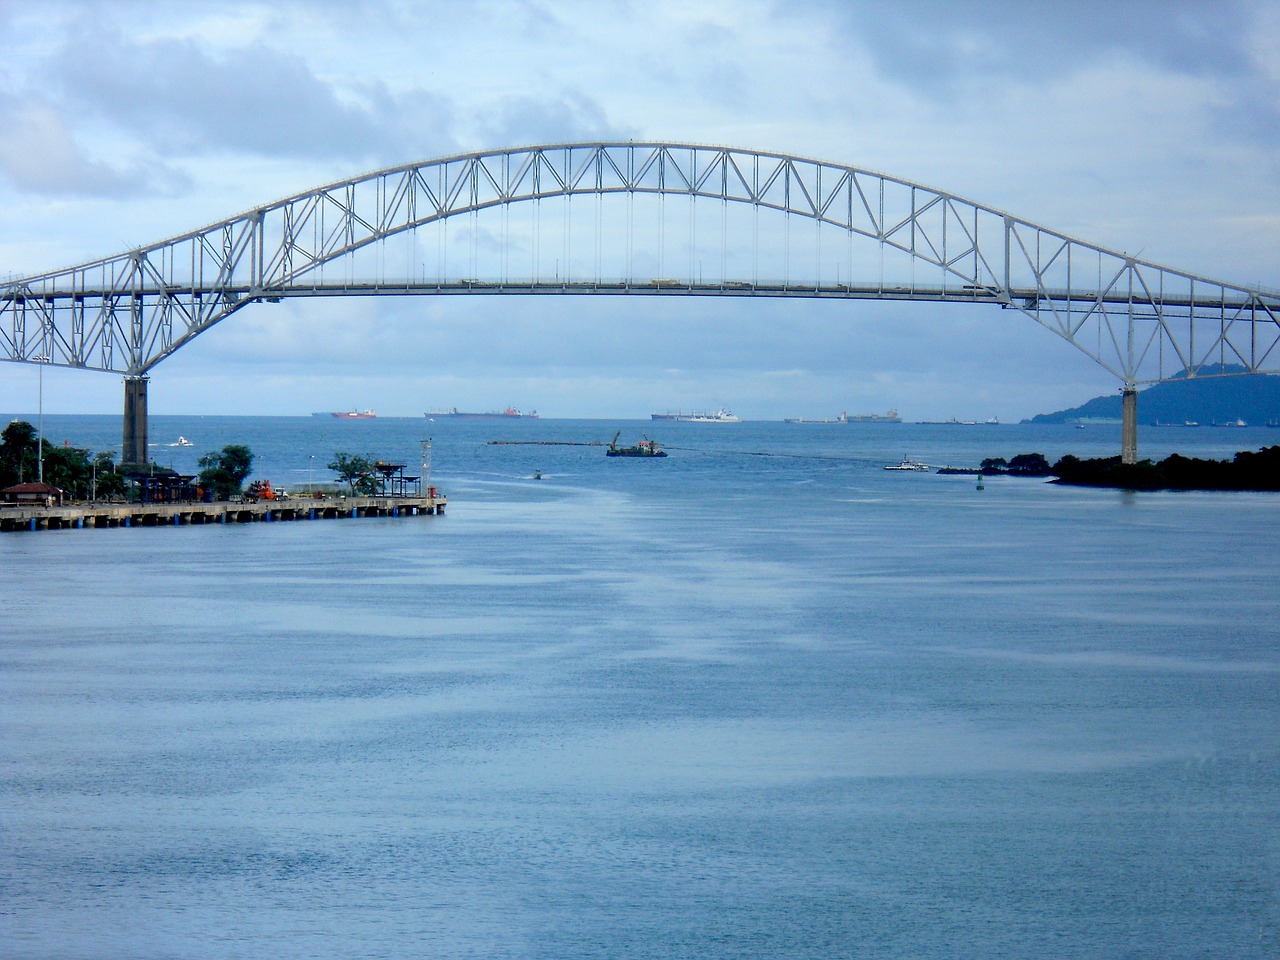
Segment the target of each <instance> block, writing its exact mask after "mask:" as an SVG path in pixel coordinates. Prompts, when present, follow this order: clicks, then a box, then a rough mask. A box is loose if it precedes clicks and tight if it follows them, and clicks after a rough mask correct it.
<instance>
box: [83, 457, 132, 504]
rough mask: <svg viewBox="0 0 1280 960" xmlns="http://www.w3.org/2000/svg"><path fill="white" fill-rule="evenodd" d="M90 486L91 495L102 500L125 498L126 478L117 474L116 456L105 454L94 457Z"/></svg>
mask: <svg viewBox="0 0 1280 960" xmlns="http://www.w3.org/2000/svg"><path fill="white" fill-rule="evenodd" d="M89 485H90V487H89V491H90V495H91V496H96V497H97V498H98V499H100V500H111V499H114V498H116V497H123V496H124V491H125V482H124V477H122V476H121V475H120V474H118V473H116V462H115V459H114V454H112V453H110V452H104V453H99V454H97V455H95V456H94V458H93V463H92V465H91V472H90V478H89ZM95 487H96V489H95Z"/></svg>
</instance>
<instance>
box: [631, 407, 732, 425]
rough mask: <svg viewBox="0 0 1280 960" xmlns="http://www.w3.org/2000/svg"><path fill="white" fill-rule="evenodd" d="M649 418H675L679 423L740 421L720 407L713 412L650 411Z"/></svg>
mask: <svg viewBox="0 0 1280 960" xmlns="http://www.w3.org/2000/svg"><path fill="white" fill-rule="evenodd" d="M649 419H650V420H676V421H678V422H680V423H741V422H742V421H741V420H739V419H738V418H737V417H735V416H734V415H733V414H732V413H730V412H729V411H728V410H726V409H725V408H724V407H721V408H720V409H719V410H716V411H715V412H714V413H651V414H649Z"/></svg>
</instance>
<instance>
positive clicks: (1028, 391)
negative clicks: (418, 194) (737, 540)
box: [0, 0, 1280, 420]
mask: <svg viewBox="0 0 1280 960" xmlns="http://www.w3.org/2000/svg"><path fill="white" fill-rule="evenodd" d="M357 11H358V12H357ZM0 35H2V36H4V37H5V38H6V56H5V58H4V59H3V61H2V62H0V123H2V124H3V129H4V130H5V131H6V134H5V136H4V137H3V139H0V274H3V275H5V276H21V275H24V274H28V273H36V272H42V271H45V270H49V269H53V268H56V267H61V266H66V265H70V264H73V263H78V262H81V261H85V260H91V259H95V258H97V257H100V256H105V255H108V254H112V253H116V252H119V251H121V250H123V249H127V248H129V247H132V246H136V245H140V244H145V243H149V242H152V241H155V240H158V239H161V238H163V237H166V236H170V235H173V234H177V233H180V232H183V231H185V230H188V229H191V228H194V227H197V226H200V225H203V224H205V223H209V222H212V221H215V220H220V219H222V218H224V217H228V216H231V215H233V214H236V213H238V212H240V211H243V210H246V209H248V208H250V207H252V206H255V205H257V204H261V203H264V202H269V201H271V200H274V199H277V198H279V197H283V196H286V195H289V194H292V193H296V192H299V191H302V190H305V189H306V188H308V187H311V186H315V185H319V184H321V183H327V182H330V181H334V180H338V179H342V178H345V177H350V176H355V175H358V174H360V173H363V172H365V171H369V170H373V169H377V168H381V167H385V166H391V165H395V164H399V163H404V162H408V161H413V160H424V159H430V158H433V157H438V156H443V155H447V154H450V153H455V152H459V151H465V150H472V149H490V148H499V147H505V146H517V145H522V144H528V143H555V142H563V141H577V140H583V141H586V140H596V139H605V138H621V139H632V138H633V139H654V140H675V141H691V142H705V143H715V144H726V145H731V146H735V147H741V148H746V149H760V150H770V151H779V152H786V153H794V154H799V155H803V156H811V157H816V158H819V159H822V160H827V161H831V162H835V163H844V164H850V165H854V166H860V167H864V168H869V169H873V170H880V171H883V172H885V173H889V174H893V175H895V176H900V177H905V178H908V179H911V180H915V181H918V182H921V183H925V184H929V185H930V186H933V187H937V188H939V189H942V190H945V191H948V192H952V193H955V194H959V195H961V196H964V197H968V198H970V199H972V200H975V201H978V202H981V203H985V204H989V205H991V206H994V207H997V208H1001V209H1004V210H1008V211H1010V212H1012V213H1015V214H1017V215H1018V216H1020V217H1025V218H1027V219H1029V220H1032V221H1034V222H1037V223H1041V224H1044V225H1046V226H1049V227H1051V228H1053V229H1056V230H1060V231H1062V232H1064V233H1067V234H1069V235H1073V236H1077V237H1080V238H1082V239H1085V240H1088V241H1091V242H1094V243H1097V244H1100V245H1103V246H1107V247H1111V248H1115V249H1119V250H1125V251H1129V252H1132V253H1140V255H1141V256H1143V257H1144V258H1146V259H1149V260H1153V261H1155V262H1158V263H1163V264H1166V265H1169V266H1173V267H1177V268H1181V269H1185V270H1190V271H1193V272H1195V273H1199V274H1201V275H1206V276H1210V277H1215V278H1219V279H1223V280H1228V281H1235V282H1241V283H1249V284H1261V285H1263V286H1266V287H1270V288H1276V287H1280V276H1277V273H1276V253H1277V251H1280V62H1278V61H1277V60H1276V58H1275V57H1274V50H1275V49H1277V47H1278V46H1280V6H1278V5H1277V4H1275V3H1274V2H1245V0H1242V2H1232V0H1212V2H1176V0H1175V2H1154V0H1130V2H1126V3H1123V4H1116V3H1111V2H1108V3H1083V2H1061V3H1055V4H1047V3H1045V4H1041V3H1026V2H1013V0H987V2H903V0H898V2H892V0H871V2H852V0H849V2H839V0H810V2H804V0H798V2H797V0H792V2H777V3H774V2H764V0H760V2H752V0H739V2H716V0H702V2H700V3H697V4H689V3H687V2H679V0H671V2H668V0H649V2H645V3H638V2H637V3H602V2H581V3H573V2H556V0H540V2H521V0H502V2H476V3H458V2H407V0H365V2H362V3H361V4H359V5H358V6H353V5H352V4H349V3H345V2H311V3H291V2H287V0H285V2H271V3H260V2H242V3H236V2H224V3H219V4H207V3H184V2H131V0H117V2H113V3H105V2H83V3H68V2H58V0H43V2H40V3H36V2H25V0H0ZM1116 387H1117V384H1116V383H1115V382H1114V381H1113V380H1112V379H1111V378H1110V377H1109V375H1107V374H1106V373H1105V372H1104V371H1102V370H1101V368H1099V367H1097V366H1096V365H1095V364H1094V363H1093V362H1092V361H1090V360H1089V359H1088V358H1087V357H1085V356H1084V355H1083V354H1081V353H1079V352H1078V351H1076V350H1075V349H1074V348H1073V347H1072V346H1070V345H1069V344H1066V343H1065V342H1063V341H1061V340H1059V339H1058V338H1057V337H1055V336H1053V335H1052V334H1050V333H1048V332H1047V331H1045V330H1043V329H1041V328H1039V327H1037V326H1036V325H1035V324H1034V323H1032V321H1030V320H1029V319H1027V318H1025V317H1021V316H1017V315H1014V314H1012V313H1011V312H1002V311H998V310H994V309H991V310H982V309H980V308H967V307H956V306H951V307H941V306H936V305H928V304H918V305H900V304H895V305H888V304H877V303H858V304H830V303H808V302H798V301H760V302H750V303H743V302H740V301H733V300H718V301H707V300H683V301H677V300H664V301H663V302H662V304H661V305H660V306H659V305H655V304H654V303H653V302H652V301H650V300H647V299H642V298H634V299H622V298H590V299H582V300H579V299H576V298H575V299H572V300H571V301H570V299H569V298H552V297H540V298H531V299H516V298H480V297H475V298H463V297H449V298H413V299H395V298H379V299H373V300H356V299H345V300H333V301H293V302H288V303H285V304H281V305H278V306H274V307H260V308H251V309H248V310H245V311H242V312H240V313H239V314H237V315H235V316H233V317H232V318H230V319H229V320H227V321H226V322H224V323H223V324H220V325H219V326H217V327H215V328H213V329H212V330H210V331H209V332H207V333H205V334H203V335H202V336H201V337H200V338H199V339H197V340H196V341H195V342H194V343H193V344H191V345H190V346H188V347H185V348H184V349H183V350H181V351H179V353H178V354H177V355H175V356H174V357H172V358H170V359H169V360H166V361H165V362H163V363H162V364H160V365H159V366H158V367H157V368H156V369H155V370H154V371H153V372H152V382H151V391H150V393H151V410H152V412H153V413H227V414H251V413H280V414H290V413H307V412H310V411H311V410H324V409H333V408H350V407H355V406H359V407H373V408H375V409H377V410H378V411H379V412H380V413H381V414H383V415H418V414H420V413H421V412H422V411H423V410H425V409H434V408H439V407H448V406H458V407H463V408H477V407H478V408H482V409H493V408H500V407H503V406H506V405H507V404H514V405H516V406H519V407H522V408H524V409H531V408H533V409H537V410H539V411H540V412H541V413H542V414H543V415H544V416H600V417H605V416H607V417H623V416H635V417H644V416H647V415H648V413H650V412H652V411H653V410H665V409H674V408H682V409H689V408H692V407H698V408H702V407H716V406H722V405H723V406H727V407H729V408H731V409H733V410H734V411H735V412H737V413H738V414H739V415H741V416H743V417H746V418H765V419H773V418H781V417H785V416H833V415H835V414H836V413H838V412H839V411H841V410H848V411H850V412H872V411H883V410H884V409H886V408H889V407H896V408H898V409H899V410H900V411H902V413H903V415H904V416H905V417H907V418H908V419H944V418H947V417H951V416H955V417H960V418H962V419H972V418H978V417H980V418H983V419H985V418H987V417H990V416H998V417H1000V418H1001V419H1002V420H1017V419H1020V418H1022V417H1029V416H1031V415H1033V414H1035V413H1039V412H1043V411H1045V410H1051V409H1058V408H1061V407H1065V406H1071V405H1074V404H1076V403H1079V402H1082V401H1083V400H1085V399H1087V398H1089V397H1091V396H1094V395H1098V394H1102V393H1107V392H1109V391H1111V390H1114V389H1115V388H1116ZM121 393H122V389H121V384H120V378H119V377H118V376H116V375H113V374H97V373H85V372H75V371H64V370H56V369H50V370H48V371H46V373H45V376H44V408H45V410H46V412H67V413H71V412H103V413H116V412H118V411H119V409H120V402H121ZM35 407H36V371H35V370H34V369H32V368H31V367H30V366H27V365H21V364H13V363H5V364H0V411H5V412H8V413H27V412H31V411H34V409H35Z"/></svg>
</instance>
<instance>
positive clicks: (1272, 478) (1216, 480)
mask: <svg viewBox="0 0 1280 960" xmlns="http://www.w3.org/2000/svg"><path fill="white" fill-rule="evenodd" d="M1053 474H1054V476H1055V477H1056V479H1055V480H1054V481H1053V482H1054V483H1063V484H1071V485H1072V486H1082V487H1118V488H1121V489H1124V490H1280V446H1274V447H1263V448H1262V449H1261V450H1258V451H1257V452H1252V451H1247V450H1244V451H1241V452H1239V453H1237V454H1236V455H1235V457H1234V458H1233V459H1231V460H1201V459H1199V458H1195V457H1184V456H1182V455H1181V454H1177V453H1175V454H1171V455H1170V456H1168V457H1165V458H1164V459H1163V460H1161V461H1160V462H1158V463H1153V462H1152V461H1150V460H1142V461H1140V462H1139V463H1130V464H1125V463H1121V462H1120V458H1119V457H1106V458H1102V459H1094V460H1081V459H1079V458H1077V457H1074V456H1071V455H1070V454H1068V455H1067V456H1065V457H1063V458H1062V459H1061V460H1059V461H1058V462H1057V463H1055V464H1054V465H1053Z"/></svg>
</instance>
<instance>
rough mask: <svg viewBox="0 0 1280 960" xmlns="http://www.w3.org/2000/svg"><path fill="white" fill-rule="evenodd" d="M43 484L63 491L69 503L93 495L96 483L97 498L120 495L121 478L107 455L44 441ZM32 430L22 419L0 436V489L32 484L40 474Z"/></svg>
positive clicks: (6, 428)
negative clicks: (58, 445)
mask: <svg viewBox="0 0 1280 960" xmlns="http://www.w3.org/2000/svg"><path fill="white" fill-rule="evenodd" d="M42 446H43V447H44V482H45V483H47V484H49V485H51V486H54V487H57V488H59V489H60V490H63V491H65V492H66V494H67V496H68V497H70V498H71V499H73V500H87V499H88V498H89V497H91V496H93V490H94V481H95V479H96V481H97V490H98V494H97V495H98V497H99V498H109V497H112V496H120V495H123V493H124V478H123V477H121V476H120V475H119V474H117V473H116V472H115V468H116V465H115V462H114V460H112V456H113V455H112V454H111V453H109V452H108V453H99V454H91V453H90V451H88V450H86V449H83V448H81V447H69V446H62V447H55V446H54V445H53V444H51V443H49V441H48V440H45V441H44V442H43V444H42ZM36 449H37V445H36V429H35V427H33V426H31V424H29V423H27V422H26V421H25V420H14V421H13V422H12V423H10V424H9V425H8V426H7V427H5V428H4V431H3V432H2V433H0V488H3V487H10V486H13V485H14V484H18V483H34V482H35V480H36V478H37V477H38V476H39V475H40V464H39V460H38V458H37V456H36Z"/></svg>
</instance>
